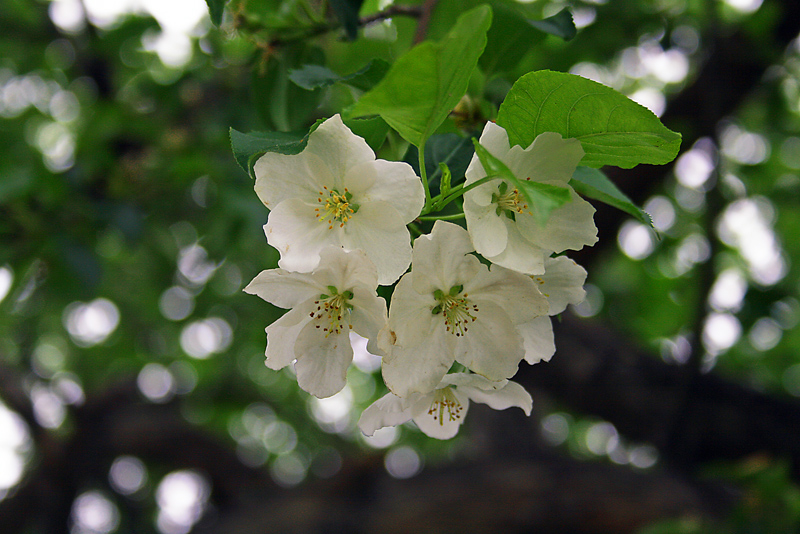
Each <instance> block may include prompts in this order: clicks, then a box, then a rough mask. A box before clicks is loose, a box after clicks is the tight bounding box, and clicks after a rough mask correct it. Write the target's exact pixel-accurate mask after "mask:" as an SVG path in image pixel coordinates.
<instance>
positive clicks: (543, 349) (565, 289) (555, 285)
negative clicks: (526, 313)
mask: <svg viewBox="0 0 800 534" xmlns="http://www.w3.org/2000/svg"><path fill="white" fill-rule="evenodd" d="M531 278H532V279H533V280H534V281H535V282H536V283H537V284H538V285H539V291H541V292H542V294H543V295H544V296H545V298H546V299H547V304H548V306H549V309H548V311H547V316H542V317H537V318H535V319H534V320H533V321H530V322H528V323H526V324H523V325H520V326H519V327H518V329H519V332H520V333H521V334H522V337H523V339H524V340H525V361H526V362H528V363H530V364H534V363H539V362H540V361H550V358H552V357H553V354H555V352H556V345H555V341H554V339H553V323H552V322H551V320H550V317H549V316H551V315H558V314H559V313H561V312H563V311H564V310H565V309H567V305H568V304H573V305H574V304H580V303H581V302H583V299H584V298H585V297H586V291H585V290H584V289H583V284H584V282H585V281H586V270H585V269H584V268H583V267H581V266H580V265H578V264H577V263H575V262H574V261H573V260H571V259H569V258H567V257H566V256H559V257H557V258H547V259H545V260H544V274H540V275H534V276H531Z"/></svg>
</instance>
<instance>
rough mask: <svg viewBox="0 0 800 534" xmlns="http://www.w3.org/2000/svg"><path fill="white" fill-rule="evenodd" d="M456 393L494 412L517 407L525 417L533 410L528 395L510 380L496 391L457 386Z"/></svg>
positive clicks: (531, 401)
mask: <svg viewBox="0 0 800 534" xmlns="http://www.w3.org/2000/svg"><path fill="white" fill-rule="evenodd" d="M457 391H458V392H459V393H463V394H465V395H466V396H467V397H469V398H470V400H473V401H475V402H480V403H483V404H486V405H488V406H489V407H490V408H493V409H495V410H505V409H506V408H511V407H512V406H517V407H519V408H522V410H523V411H524V412H525V415H530V414H531V408H533V399H531V395H530V393H528V392H527V391H525V388H523V387H522V386H520V385H519V384H517V383H516V382H512V381H510V380H509V381H508V382H507V383H506V384H505V385H504V386H503V387H501V388H500V389H497V390H491V389H482V388H477V387H471V386H459V387H458V388H457Z"/></svg>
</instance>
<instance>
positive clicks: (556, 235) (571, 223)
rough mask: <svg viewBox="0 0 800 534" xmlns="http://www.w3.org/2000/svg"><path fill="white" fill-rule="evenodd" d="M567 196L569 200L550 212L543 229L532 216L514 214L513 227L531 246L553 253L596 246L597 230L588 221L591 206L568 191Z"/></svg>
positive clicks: (573, 192)
mask: <svg viewBox="0 0 800 534" xmlns="http://www.w3.org/2000/svg"><path fill="white" fill-rule="evenodd" d="M553 185H555V183H554V182H553ZM570 193H571V195H572V200H571V201H570V202H567V203H566V204H564V205H563V206H561V207H560V208H558V209H555V210H553V212H552V213H551V214H550V218H549V219H547V225H546V226H545V227H544V228H542V227H541V226H539V224H538V223H537V222H536V219H535V217H534V216H533V215H527V214H521V215H518V216H517V228H519V231H520V233H521V234H522V235H523V236H524V237H525V238H526V239H527V240H528V241H530V242H531V243H534V244H535V245H538V246H539V247H542V248H543V249H546V250H552V251H553V252H562V251H564V250H566V249H570V250H580V249H582V248H583V247H584V245H594V244H595V243H597V227H596V226H595V225H594V220H593V218H592V216H593V215H594V211H595V210H594V207H592V205H591V204H589V203H588V202H586V201H585V200H583V199H582V198H581V197H580V196H578V194H577V193H575V191H573V190H572V188H570Z"/></svg>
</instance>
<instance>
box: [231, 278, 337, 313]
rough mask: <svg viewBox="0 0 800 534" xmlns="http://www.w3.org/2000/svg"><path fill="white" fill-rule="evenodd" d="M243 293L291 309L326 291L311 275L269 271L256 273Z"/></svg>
mask: <svg viewBox="0 0 800 534" xmlns="http://www.w3.org/2000/svg"><path fill="white" fill-rule="evenodd" d="M244 291H245V293H250V294H251V295H258V296H259V297H261V298H262V299H264V300H266V301H267V302H270V303H272V304H274V305H275V306H278V307H279V308H293V307H295V306H297V305H298V304H299V303H301V302H304V301H306V300H308V299H314V298H316V297H318V296H319V295H321V294H322V293H325V291H327V289H326V288H325V286H324V285H322V284H320V283H319V282H317V281H316V280H315V279H314V277H313V276H312V275H311V274H304V273H293V272H289V271H285V270H283V269H269V270H266V271H261V272H260V273H258V275H257V276H256V277H255V278H253V280H252V282H250V283H249V284H247V287H245V288H244Z"/></svg>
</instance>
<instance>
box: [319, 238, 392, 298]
mask: <svg viewBox="0 0 800 534" xmlns="http://www.w3.org/2000/svg"><path fill="white" fill-rule="evenodd" d="M319 257H320V261H319V267H317V269H315V270H314V276H315V277H316V279H317V280H318V281H319V283H320V284H322V285H323V286H324V287H327V286H334V287H336V288H338V289H339V291H348V290H350V291H352V290H355V288H357V287H360V288H365V289H367V290H370V291H372V292H373V293H374V291H375V289H376V288H377V287H378V271H377V270H376V269H375V264H373V263H372V262H371V261H370V259H369V258H367V255H366V254H365V253H364V251H363V250H344V249H342V248H341V247H339V246H336V245H332V246H328V247H325V248H323V249H322V250H321V251H320V253H319Z"/></svg>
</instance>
